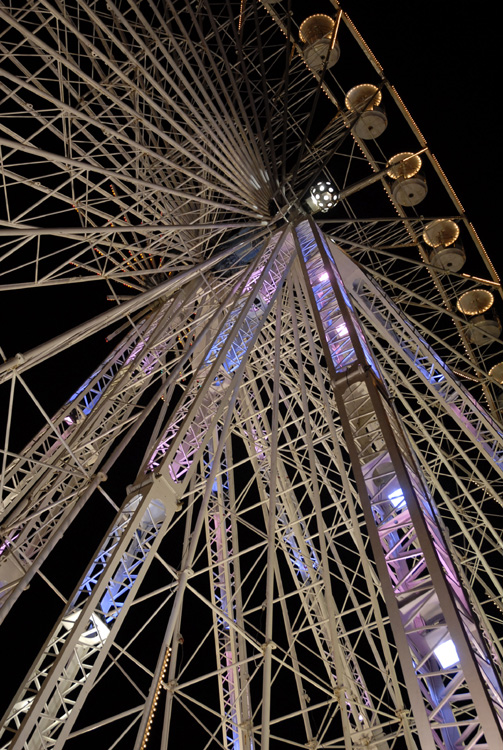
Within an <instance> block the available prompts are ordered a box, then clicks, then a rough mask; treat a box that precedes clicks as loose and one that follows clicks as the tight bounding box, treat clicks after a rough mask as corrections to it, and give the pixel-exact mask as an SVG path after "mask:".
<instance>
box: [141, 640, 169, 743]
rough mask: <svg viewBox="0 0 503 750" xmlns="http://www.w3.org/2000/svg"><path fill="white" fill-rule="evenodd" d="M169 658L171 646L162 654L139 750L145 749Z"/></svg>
mask: <svg viewBox="0 0 503 750" xmlns="http://www.w3.org/2000/svg"><path fill="white" fill-rule="evenodd" d="M170 656H171V646H168V648H167V649H166V653H165V654H164V660H163V662H162V667H161V673H160V674H159V679H158V680H157V685H156V688H155V693H154V697H153V700H152V705H151V706H150V711H149V714H148V719H147V726H146V727H145V732H144V734H143V739H142V741H141V745H140V750H145V748H146V747H147V742H148V738H149V736H150V729H151V728H152V723H153V721H154V714H155V711H156V708H157V702H158V700H159V693H160V692H161V687H162V682H163V680H164V675H165V673H166V669H167V667H168V662H169V657H170Z"/></svg>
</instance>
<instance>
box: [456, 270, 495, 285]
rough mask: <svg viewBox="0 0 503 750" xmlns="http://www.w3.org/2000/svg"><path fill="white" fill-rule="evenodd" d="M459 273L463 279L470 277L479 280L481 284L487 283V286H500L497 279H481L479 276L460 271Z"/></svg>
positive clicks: (471, 279) (472, 279)
mask: <svg viewBox="0 0 503 750" xmlns="http://www.w3.org/2000/svg"><path fill="white" fill-rule="evenodd" d="M461 275H462V276H463V277H464V278H465V279H470V281H480V282H481V283H482V284H487V285H488V286H497V287H500V286H501V284H500V283H499V281H489V280H488V279H481V278H480V276H471V275H470V274H469V273H462V274H461Z"/></svg>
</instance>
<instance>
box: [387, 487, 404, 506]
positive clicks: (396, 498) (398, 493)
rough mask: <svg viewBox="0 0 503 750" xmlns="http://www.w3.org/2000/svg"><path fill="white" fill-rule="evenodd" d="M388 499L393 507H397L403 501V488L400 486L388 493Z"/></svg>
mask: <svg viewBox="0 0 503 750" xmlns="http://www.w3.org/2000/svg"><path fill="white" fill-rule="evenodd" d="M388 500H389V501H390V503H391V505H392V506H393V507H394V508H399V507H400V506H401V505H403V504H404V502H405V497H404V494H403V490H401V489H400V488H399V489H397V490H395V491H394V492H391V493H390V494H389V495H388Z"/></svg>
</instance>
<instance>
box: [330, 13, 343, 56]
mask: <svg viewBox="0 0 503 750" xmlns="http://www.w3.org/2000/svg"><path fill="white" fill-rule="evenodd" d="M341 17H342V9H340V10H339V12H338V13H337V18H336V19H335V29H334V32H333V34H332V44H331V45H330V49H331V50H333V48H334V47H335V44H336V40H337V34H338V33H339V26H340V25H341Z"/></svg>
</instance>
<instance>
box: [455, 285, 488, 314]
mask: <svg viewBox="0 0 503 750" xmlns="http://www.w3.org/2000/svg"><path fill="white" fill-rule="evenodd" d="M493 302H494V297H493V295H492V293H491V292H490V291H488V290H487V289H471V290H470V291H469V292H465V293H464V294H462V295H461V297H460V298H459V299H458V302H457V308H458V310H459V311H460V312H462V313H464V314H465V315H482V314H483V313H485V312H486V310H489V308H490V307H491V305H492V304H493Z"/></svg>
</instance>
